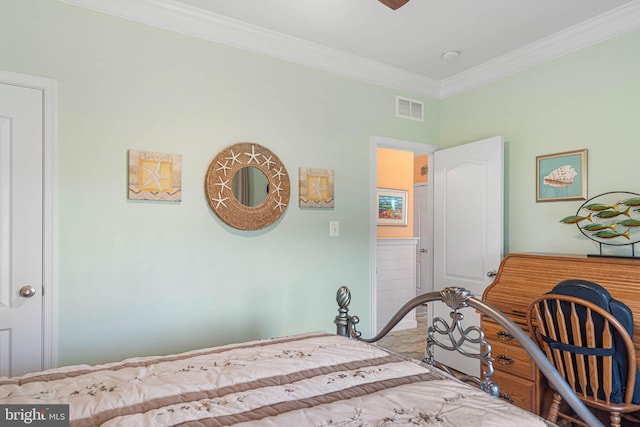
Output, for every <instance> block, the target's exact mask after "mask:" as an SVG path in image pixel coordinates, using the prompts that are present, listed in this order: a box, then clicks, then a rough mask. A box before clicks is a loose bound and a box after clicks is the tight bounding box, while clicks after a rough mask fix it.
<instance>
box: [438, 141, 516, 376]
mask: <svg viewBox="0 0 640 427" xmlns="http://www.w3.org/2000/svg"><path fill="white" fill-rule="evenodd" d="M503 152H504V138H503V137H501V136H498V137H493V138H489V139H485V140H482V141H477V142H472V143H469V144H464V145H460V146H457V147H452V148H448V149H444V150H439V151H436V152H435V153H434V161H433V168H434V176H433V182H434V184H433V185H434V188H433V191H434V194H433V200H434V214H433V215H434V218H433V220H434V226H433V229H434V231H433V232H434V236H433V237H434V245H433V247H434V249H433V251H434V253H433V257H434V268H433V270H434V288H435V289H436V290H439V289H442V288H445V287H449V286H455V287H462V288H465V289H467V290H469V291H471V292H472V293H473V294H474V295H475V296H477V297H481V296H482V293H483V291H484V289H485V288H486V287H487V286H488V285H489V284H490V283H491V281H492V280H493V279H492V274H493V272H495V271H497V269H498V267H499V265H500V262H501V260H502V256H503V240H504V238H503V235H504V224H503V222H504V221H503V212H504V207H503V204H504V203H503V200H504V161H503V157H504V156H503ZM447 309H448V307H446V306H445V305H444V304H438V305H436V306H435V307H434V310H430V313H432V315H433V317H440V318H442V319H444V320H445V321H447V323H449V324H450V322H451V318H450V317H449V310H447ZM471 325H477V326H480V316H479V315H477V314H475V313H473V312H472V311H471V310H469V311H468V313H466V314H465V326H467V327H468V326H471ZM456 338H457V337H456ZM467 344H468V343H467ZM463 349H464V351H466V352H469V353H476V354H477V353H478V351H479V348H478V345H477V344H476V345H471V344H468V345H465V346H463ZM442 352H446V350H443V349H440V348H438V349H437V353H436V358H437V359H438V360H440V361H441V362H442V361H446V365H448V366H450V367H452V368H454V369H456V370H458V371H460V372H464V373H466V374H470V375H475V376H479V373H480V366H479V365H480V364H479V362H478V361H477V360H476V359H470V358H468V357H464V356H462V355H461V354H459V353H457V352H450V353H451V354H446V355H443V354H442Z"/></svg>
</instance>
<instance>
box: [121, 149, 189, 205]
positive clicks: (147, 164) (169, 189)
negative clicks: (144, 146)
mask: <svg viewBox="0 0 640 427" xmlns="http://www.w3.org/2000/svg"><path fill="white" fill-rule="evenodd" d="M129 200H163V201H168V202H180V201H181V200H182V156H181V155H180V154H168V153H157V152H153V151H140V150H129Z"/></svg>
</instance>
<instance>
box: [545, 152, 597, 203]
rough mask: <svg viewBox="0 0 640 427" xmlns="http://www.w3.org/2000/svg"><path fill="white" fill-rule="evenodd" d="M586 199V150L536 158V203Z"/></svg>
mask: <svg viewBox="0 0 640 427" xmlns="http://www.w3.org/2000/svg"><path fill="white" fill-rule="evenodd" d="M586 199H587V150H586V149H585V150H576V151H567V152H564V153H558V154H549V155H546V156H537V157H536V202H554V201H559V200H586Z"/></svg>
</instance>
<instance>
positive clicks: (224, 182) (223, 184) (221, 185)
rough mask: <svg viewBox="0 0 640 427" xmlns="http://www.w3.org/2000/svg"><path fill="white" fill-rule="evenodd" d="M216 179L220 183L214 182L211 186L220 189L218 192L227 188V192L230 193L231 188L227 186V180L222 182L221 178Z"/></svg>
mask: <svg viewBox="0 0 640 427" xmlns="http://www.w3.org/2000/svg"><path fill="white" fill-rule="evenodd" d="M218 179H219V180H220V182H214V183H213V184H214V185H219V186H220V187H222V188H221V189H220V191H224V189H225V188H228V189H229V191H231V187H229V186H228V185H227V184H228V183H229V180H226V181H223V180H222V177H221V176H219V177H218Z"/></svg>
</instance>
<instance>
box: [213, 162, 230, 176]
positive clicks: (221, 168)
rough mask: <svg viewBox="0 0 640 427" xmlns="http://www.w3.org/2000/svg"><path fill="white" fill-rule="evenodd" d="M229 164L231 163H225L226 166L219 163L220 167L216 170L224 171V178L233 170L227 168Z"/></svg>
mask: <svg viewBox="0 0 640 427" xmlns="http://www.w3.org/2000/svg"><path fill="white" fill-rule="evenodd" d="M227 163H229V162H224V165H223V164H222V163H220V162H218V164H219V165H220V167H219V168H218V169H216V170H217V171H222V172H223V173H224V176H227V171H228V170H231V168H230V167H229V166H227Z"/></svg>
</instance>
